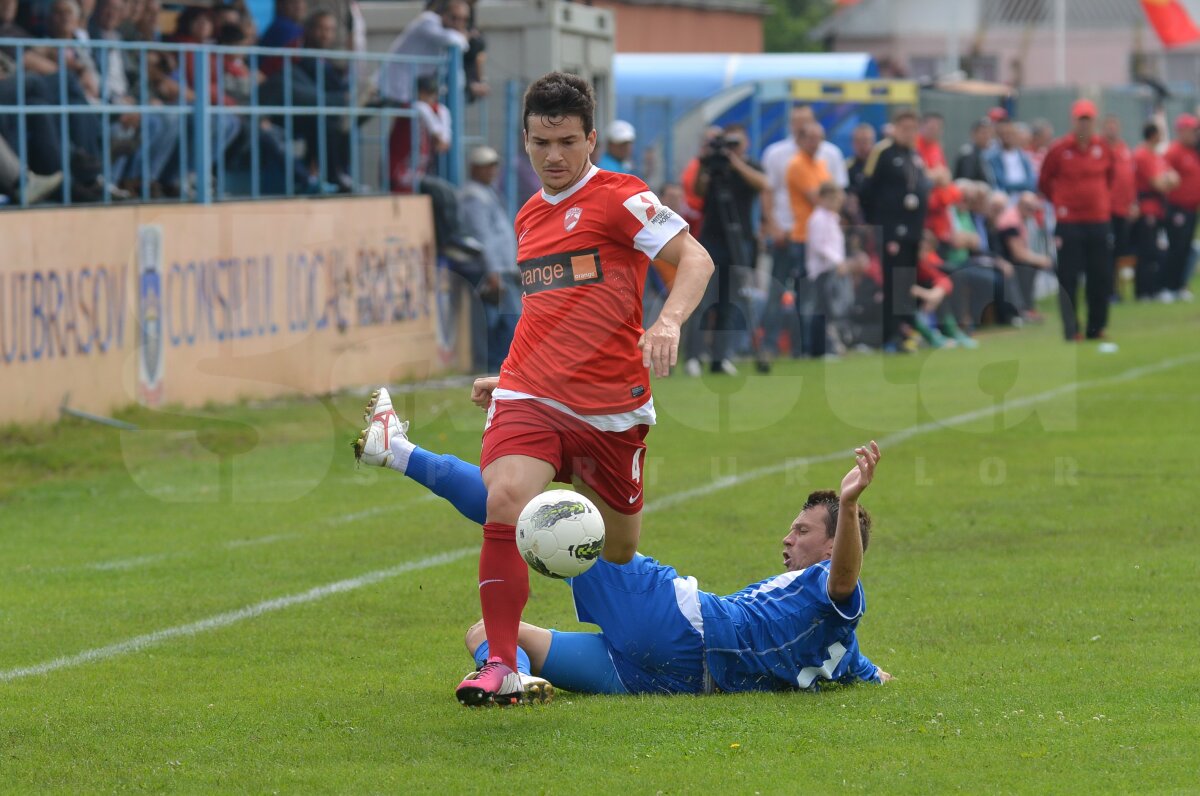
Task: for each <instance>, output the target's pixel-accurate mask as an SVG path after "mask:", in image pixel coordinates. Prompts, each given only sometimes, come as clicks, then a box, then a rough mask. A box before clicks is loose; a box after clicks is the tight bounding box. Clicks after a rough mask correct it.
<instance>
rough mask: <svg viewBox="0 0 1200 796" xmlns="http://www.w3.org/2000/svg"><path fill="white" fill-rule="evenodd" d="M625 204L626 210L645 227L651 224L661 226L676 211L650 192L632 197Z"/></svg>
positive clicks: (643, 192)
mask: <svg viewBox="0 0 1200 796" xmlns="http://www.w3.org/2000/svg"><path fill="white" fill-rule="evenodd" d="M623 204H624V205H625V209H626V210H628V211H629V212H630V213H632V214H633V216H634V217H635V218H637V219H638V220H639V221H641V222H642V224H643V225H645V226H649V225H651V224H653V225H654V226H661V225H662V224H665V223H667V221H669V220H670V219H671V217H672V216H674V215H675V211H674V210H672V209H671V208H669V207H667V206H666V205H664V204H663V203H662V202H661V201H659V198H658V197H657V196H655V195H654V194H653V193H652V192H650V191H642V192H641V193H639V194H637V195H636V196H631V197H629V198H628V199H626V200H625V201H624V202H623Z"/></svg>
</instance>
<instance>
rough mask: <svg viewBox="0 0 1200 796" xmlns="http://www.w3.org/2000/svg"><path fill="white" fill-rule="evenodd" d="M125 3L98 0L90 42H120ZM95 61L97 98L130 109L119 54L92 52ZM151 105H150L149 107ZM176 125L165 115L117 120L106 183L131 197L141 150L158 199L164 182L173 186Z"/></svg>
mask: <svg viewBox="0 0 1200 796" xmlns="http://www.w3.org/2000/svg"><path fill="white" fill-rule="evenodd" d="M125 5H126V0H100V2H99V3H98V5H97V6H96V10H95V13H94V14H93V16H92V30H91V37H92V39H93V40H94V41H121V34H120V33H119V28H120V26H121V21H122V20H123V19H124V18H125ZM95 49H96V50H97V54H98V56H99V57H101V58H104V59H106V61H105V63H106V69H105V74H104V84H103V86H101V96H102V98H103V99H104V101H106V102H108V103H110V104H114V105H135V104H138V99H137V98H136V97H134V96H133V95H132V85H131V83H130V81H129V77H128V75H127V74H126V72H125V65H126V59H125V58H124V57H123V54H122V52H121V51H120V50H117V49H109V50H108V51H107V52H105V51H104V50H103V49H102V48H99V47H97V48H95ZM151 104H152V103H151ZM180 128H181V122H180V119H179V117H178V116H173V115H169V114H157V113H148V114H135V113H123V114H120V115H119V116H118V117H117V119H116V121H115V123H114V124H113V125H112V129H111V137H112V140H113V142H114V143H113V149H114V151H113V156H114V158H113V161H112V178H113V180H114V181H115V182H116V183H117V185H118V186H119V187H120V188H122V189H123V190H127V191H131V192H137V191H138V190H140V188H141V183H142V176H143V169H142V165H143V156H142V155H141V149H142V148H143V147H144V148H145V155H144V160H145V167H146V168H145V172H144V174H145V177H146V178H147V179H149V181H150V183H151V185H150V186H149V191H148V193H149V194H150V195H153V196H158V195H160V194H161V193H163V192H164V189H163V187H162V185H163V183H164V182H168V183H169V182H172V181H174V182H177V177H178V174H177V171H176V174H174V175H173V174H171V173H170V170H169V167H170V166H171V165H172V163H175V164H177V163H178V157H179V141H180Z"/></svg>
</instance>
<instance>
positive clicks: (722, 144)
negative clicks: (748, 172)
mask: <svg viewBox="0 0 1200 796" xmlns="http://www.w3.org/2000/svg"><path fill="white" fill-rule="evenodd" d="M738 143H739V142H738V140H737V139H736V138H731V137H729V136H727V135H725V134H724V133H722V134H721V135H718V136H716V137H714V138H712V139H710V140H709V142H708V143H707V144H705V145H704V154H703V155H701V157H700V165H702V166H704V167H705V168H708V169H714V168H717V167H720V166H727V165H729V153H730V152H731V151H733V150H734V149H737V146H738Z"/></svg>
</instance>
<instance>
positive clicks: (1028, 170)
mask: <svg viewBox="0 0 1200 796" xmlns="http://www.w3.org/2000/svg"><path fill="white" fill-rule="evenodd" d="M1017 138H1018V136H1017V126H1016V124H1015V123H1014V122H1013V121H1012V119H1009V118H1008V117H1005V118H1004V119H1001V120H1000V121H999V122H996V139H997V145H996V146H994V147H991V148H990V149H988V150H987V151H986V152H985V154H984V157H985V158H986V160H987V171H988V173H989V174H990V175H991V180H990V182H991V184H992V185H993V186H995V187H996V188H999V189H1000V190H1001V191H1004V192H1005V193H1006V194H1008V195H1009V196H1016V195H1017V194H1020V193H1024V192H1026V191H1036V190H1037V171H1036V170H1035V169H1034V168H1033V160H1031V159H1030V157H1029V153H1028V152H1026V151H1025V150H1023V149H1021V147H1020V146H1019V144H1018V141H1017Z"/></svg>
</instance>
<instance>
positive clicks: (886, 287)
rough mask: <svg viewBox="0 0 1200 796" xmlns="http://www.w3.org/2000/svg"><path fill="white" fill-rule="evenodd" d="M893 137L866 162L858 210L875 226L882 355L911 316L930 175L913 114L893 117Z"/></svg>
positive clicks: (903, 112)
mask: <svg viewBox="0 0 1200 796" xmlns="http://www.w3.org/2000/svg"><path fill="white" fill-rule="evenodd" d="M892 124H893V137H892V138H885V139H884V140H882V141H880V142H879V143H878V144H876V145H875V148H874V149H873V150H871V156H870V157H869V158H868V159H867V166H866V172H865V173H866V181H865V182H864V184H863V188H862V202H863V210H864V212H865V214H866V219H867V221H868V222H869V223H871V224H874V225H875V226H877V227H879V228H880V230H879V231H880V233H881V235H882V241H881V243H882V261H881V267H882V271H883V340H884V347H885V350H887V351H893V352H894V351H899V350H901V345H900V344H901V342H902V341H901V339H900V338H901V330H900V322H901V321H902V320H904V319H905V318H908V317H911V315H912V312H913V307H914V304H913V299H912V286H913V284H914V283H915V280H916V272H917V247H918V245H919V244H920V241H921V231H922V230H923V229H924V227H925V215H926V213H927V211H928V206H929V189H930V182H929V177H928V175H927V174H926V173H925V169H924V168H923V167H922V164H921V159H920V156H919V155H917V153H916V151H915V150H914V149H913V146H914V145H915V143H916V138H917V126H918V120H917V114H916V112H915V111H912V110H909V109H902V110H900V111H899V112H898V113H897V114H896V115H895V116H894V117H893V119H892Z"/></svg>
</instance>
